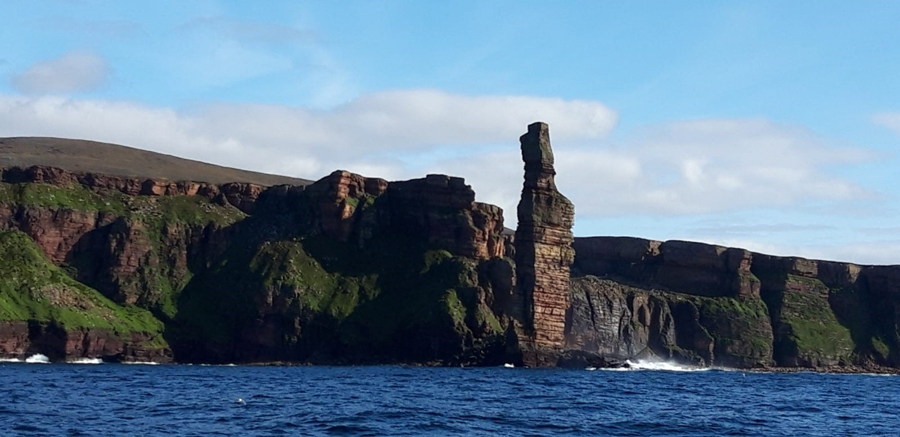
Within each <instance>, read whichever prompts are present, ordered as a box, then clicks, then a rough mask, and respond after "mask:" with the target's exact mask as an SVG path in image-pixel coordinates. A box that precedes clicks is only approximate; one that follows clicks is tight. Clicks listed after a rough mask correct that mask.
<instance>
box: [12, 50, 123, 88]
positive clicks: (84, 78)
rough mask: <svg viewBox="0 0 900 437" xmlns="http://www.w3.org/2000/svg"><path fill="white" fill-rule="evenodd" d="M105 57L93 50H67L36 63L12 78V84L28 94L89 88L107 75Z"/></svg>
mask: <svg viewBox="0 0 900 437" xmlns="http://www.w3.org/2000/svg"><path fill="white" fill-rule="evenodd" d="M109 74H110V68H109V66H108V65H107V63H106V60H105V59H103V58H102V57H100V56H99V55H97V54H94V53H87V52H70V53H67V54H65V55H63V56H61V57H59V58H56V59H50V60H47V61H42V62H38V63H36V64H34V65H32V66H31V67H30V68H28V69H27V70H25V71H24V72H22V73H20V74H18V75H16V76H14V77H13V79H12V85H13V87H15V89H17V90H18V91H20V92H24V93H28V94H67V93H77V92H82V91H89V90H92V89H95V88H97V87H98V86H100V85H101V84H103V83H104V82H105V81H106V79H107V78H108V77H109Z"/></svg>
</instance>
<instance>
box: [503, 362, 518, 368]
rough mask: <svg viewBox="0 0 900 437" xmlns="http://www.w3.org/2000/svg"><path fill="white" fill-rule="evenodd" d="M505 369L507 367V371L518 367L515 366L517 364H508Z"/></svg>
mask: <svg viewBox="0 0 900 437" xmlns="http://www.w3.org/2000/svg"><path fill="white" fill-rule="evenodd" d="M503 367H506V368H507V369H512V368H514V367H516V365H515V364H510V363H506V364H504V365H503Z"/></svg>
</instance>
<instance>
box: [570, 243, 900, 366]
mask: <svg viewBox="0 0 900 437" xmlns="http://www.w3.org/2000/svg"><path fill="white" fill-rule="evenodd" d="M573 247H574V248H575V251H576V257H575V264H574V266H573V274H574V275H575V278H574V279H573V287H572V296H573V297H572V299H573V305H572V308H571V319H570V321H569V325H568V331H567V334H568V337H567V347H569V348H575V349H581V350H586V351H592V352H596V353H599V354H604V355H608V356H614V357H620V358H623V359H624V358H628V357H635V356H640V355H642V354H647V353H650V354H652V355H656V356H662V357H666V358H676V359H681V360H684V361H688V362H693V363H698V364H705V365H728V366H737V367H760V366H772V365H774V366H781V367H812V368H827V367H830V366H869V367H871V366H876V367H877V366H897V365H898V364H900V359H898V358H900V355H898V353H900V337H898V332H900V329H898V327H900V323H898V320H900V318H898V316H897V315H898V314H900V312H898V308H900V304H898V303H900V266H860V265H855V264H851V263H839V262H832V261H818V260H809V259H803V258H797V257H779V256H772V255H766V254H760V253H753V252H749V251H746V250H743V249H735V248H725V247H721V246H715V245H708V244H702V243H688V242H682V241H668V242H659V241H652V240H645V239H640V238H629V237H590V238H577V239H576V240H575V242H574V244H573Z"/></svg>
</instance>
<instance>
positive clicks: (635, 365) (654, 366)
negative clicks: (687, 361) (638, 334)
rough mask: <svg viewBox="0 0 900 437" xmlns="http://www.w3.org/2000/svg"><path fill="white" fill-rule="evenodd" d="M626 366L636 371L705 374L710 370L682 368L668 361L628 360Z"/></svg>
mask: <svg viewBox="0 0 900 437" xmlns="http://www.w3.org/2000/svg"><path fill="white" fill-rule="evenodd" d="M625 364H628V367H629V368H631V369H635V370H663V371H667V372H705V371H707V370H710V369H709V367H693V366H682V365H680V364H675V363H670V362H668V361H647V360H637V361H631V360H627V361H625Z"/></svg>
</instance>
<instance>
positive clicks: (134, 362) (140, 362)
mask: <svg viewBox="0 0 900 437" xmlns="http://www.w3.org/2000/svg"><path fill="white" fill-rule="evenodd" d="M122 364H136V365H137V364H142V365H145V366H158V365H159V363H156V362H153V361H122Z"/></svg>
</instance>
